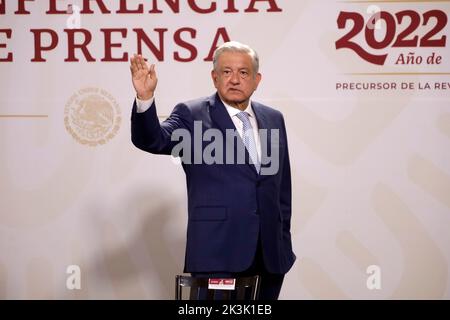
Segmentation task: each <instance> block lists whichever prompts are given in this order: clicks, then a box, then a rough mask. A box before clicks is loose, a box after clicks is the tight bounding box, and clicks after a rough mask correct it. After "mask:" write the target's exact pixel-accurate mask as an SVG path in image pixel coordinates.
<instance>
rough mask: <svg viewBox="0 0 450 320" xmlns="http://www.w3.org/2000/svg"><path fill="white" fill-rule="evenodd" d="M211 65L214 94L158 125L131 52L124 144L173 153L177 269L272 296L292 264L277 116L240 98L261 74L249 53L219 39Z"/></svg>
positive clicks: (143, 68)
mask: <svg viewBox="0 0 450 320" xmlns="http://www.w3.org/2000/svg"><path fill="white" fill-rule="evenodd" d="M213 65H214V67H213V70H212V72H211V76H212V80H213V83H214V86H215V87H216V89H217V92H216V93H215V94H214V95H212V96H210V97H206V98H201V99H197V100H193V101H188V102H185V103H180V104H178V105H177V106H176V107H175V108H174V110H173V111H172V113H171V115H170V116H169V117H168V118H167V119H166V120H165V121H163V122H162V123H160V122H159V121H158V117H157V113H156V105H155V97H154V92H155V89H156V85H157V76H156V71H155V66H154V65H153V64H152V65H151V66H150V67H149V66H148V65H147V63H146V62H145V61H144V59H143V57H142V56H140V55H134V56H133V57H132V58H131V65H130V69H131V73H132V81H133V85H134V88H135V90H136V93H137V97H136V100H135V102H134V105H133V111H132V116H131V136H132V142H133V143H134V145H135V146H136V147H138V148H139V149H142V150H144V151H147V152H151V153H155V154H168V155H169V154H173V153H174V151H175V150H176V151H177V152H176V153H177V155H179V156H181V159H182V166H183V170H184V171H185V174H186V182H187V193H188V217H189V218H188V226H187V228H188V229H187V244H186V256H185V266H184V271H185V272H189V273H191V274H192V275H193V276H198V277H202V276H204V277H233V276H244V275H255V274H259V275H260V276H261V287H260V299H277V298H278V296H279V293H280V290H281V286H282V283H283V279H284V275H285V273H286V272H288V270H289V269H290V268H291V266H292V265H293V263H294V261H295V254H294V253H293V252H292V243H291V233H290V225H291V172H290V164H289V153H288V144H287V136H286V128H285V124H284V119H283V116H282V114H281V113H280V112H279V111H277V110H275V109H272V108H270V107H267V106H265V105H263V104H260V103H257V102H254V101H250V97H251V96H252V94H253V92H254V91H255V90H256V88H257V87H258V84H259V82H260V80H261V74H260V73H259V71H258V69H259V58H258V55H257V54H256V52H255V51H254V50H253V49H251V48H250V47H248V46H246V45H243V44H241V43H238V42H227V43H225V44H223V45H222V46H220V47H219V48H217V49H216V51H215V54H214V61H213ZM230 132H231V133H235V134H230ZM180 137H183V141H180ZM220 140H221V141H220ZM240 151H243V152H240Z"/></svg>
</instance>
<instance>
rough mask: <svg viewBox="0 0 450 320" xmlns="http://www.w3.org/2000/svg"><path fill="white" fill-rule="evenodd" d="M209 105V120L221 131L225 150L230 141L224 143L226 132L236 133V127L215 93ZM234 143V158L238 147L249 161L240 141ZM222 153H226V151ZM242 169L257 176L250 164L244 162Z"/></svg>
mask: <svg viewBox="0 0 450 320" xmlns="http://www.w3.org/2000/svg"><path fill="white" fill-rule="evenodd" d="M209 105H210V116H211V120H212V121H213V122H214V123H215V124H216V125H217V127H219V129H220V130H221V131H222V134H223V136H224V137H225V143H224V148H225V146H227V145H228V144H229V143H231V142H230V141H226V130H233V131H236V126H235V125H234V123H233V120H231V117H230V114H229V113H228V111H227V109H226V108H225V106H224V104H223V103H222V100H220V98H219V95H218V94H217V93H216V94H214V95H213V96H211V97H210V98H209ZM257 121H258V119H257ZM258 125H259V122H258ZM236 143H237V144H235V143H233V148H234V155H235V156H236V154H237V150H238V147H239V148H243V149H244V150H245V158H246V159H250V155H249V153H248V151H247V148H245V146H244V143H243V141H242V139H240V138H239V139H236ZM224 151H226V149H225V150H224ZM235 159H236V157H235ZM243 167H246V168H248V169H250V170H251V171H252V172H253V174H255V175H256V174H257V172H256V168H255V166H254V165H253V164H250V162H248V161H246V166H243Z"/></svg>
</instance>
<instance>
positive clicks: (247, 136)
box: [236, 111, 261, 172]
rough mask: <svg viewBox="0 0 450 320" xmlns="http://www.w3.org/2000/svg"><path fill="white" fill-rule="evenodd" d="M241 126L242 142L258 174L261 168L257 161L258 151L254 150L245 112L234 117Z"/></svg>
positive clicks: (252, 137) (253, 140)
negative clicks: (239, 121) (240, 122)
mask: <svg viewBox="0 0 450 320" xmlns="http://www.w3.org/2000/svg"><path fill="white" fill-rule="evenodd" d="M236 116H237V117H238V118H239V120H241V121H242V124H243V132H242V140H243V141H244V145H245V147H246V148H247V151H248V153H249V155H250V158H251V159H252V162H253V164H254V165H255V168H256V172H259V169H260V167H261V165H260V163H259V161H258V151H257V150H256V142H255V136H254V135H253V127H252V124H251V123H250V119H249V114H248V113H247V112H245V111H241V112H239V113H238V114H237V115H236Z"/></svg>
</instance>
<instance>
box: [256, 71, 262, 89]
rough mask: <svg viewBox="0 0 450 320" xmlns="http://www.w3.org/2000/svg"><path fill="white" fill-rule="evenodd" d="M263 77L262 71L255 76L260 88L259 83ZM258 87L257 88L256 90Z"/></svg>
mask: <svg viewBox="0 0 450 320" xmlns="http://www.w3.org/2000/svg"><path fill="white" fill-rule="evenodd" d="M261 79H262V75H261V73H259V72H258V73H257V74H256V76H255V80H256V88H258V85H259V83H260V82H261ZM256 88H255V90H256Z"/></svg>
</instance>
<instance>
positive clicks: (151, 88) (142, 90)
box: [130, 55, 158, 100]
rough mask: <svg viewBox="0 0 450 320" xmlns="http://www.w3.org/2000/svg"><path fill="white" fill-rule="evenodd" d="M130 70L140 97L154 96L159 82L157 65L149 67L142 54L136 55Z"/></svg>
mask: <svg viewBox="0 0 450 320" xmlns="http://www.w3.org/2000/svg"><path fill="white" fill-rule="evenodd" d="M130 70H131V75H132V81H133V86H134V89H135V90H136V93H137V95H138V98H140V99H143V100H148V99H150V98H152V97H153V94H154V92H155V90H156V85H157V83H158V78H157V77H156V71H155V65H154V64H152V65H151V66H150V68H149V67H148V65H147V63H146V62H145V60H144V58H143V57H142V56H140V55H139V56H137V55H134V56H133V57H132V58H131V64H130Z"/></svg>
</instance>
